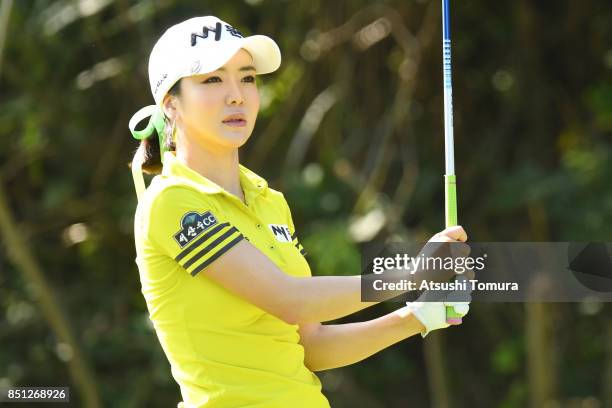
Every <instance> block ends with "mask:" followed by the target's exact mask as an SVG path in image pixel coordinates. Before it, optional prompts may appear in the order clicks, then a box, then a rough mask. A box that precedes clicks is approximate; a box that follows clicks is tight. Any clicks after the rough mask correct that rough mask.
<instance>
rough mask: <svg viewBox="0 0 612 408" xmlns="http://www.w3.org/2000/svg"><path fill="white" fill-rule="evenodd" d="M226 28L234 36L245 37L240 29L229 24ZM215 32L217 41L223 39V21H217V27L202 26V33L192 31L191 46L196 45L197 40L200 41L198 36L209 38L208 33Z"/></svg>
mask: <svg viewBox="0 0 612 408" xmlns="http://www.w3.org/2000/svg"><path fill="white" fill-rule="evenodd" d="M225 30H226V31H227V32H228V33H230V34H231V35H232V36H234V37H238V38H243V35H242V33H241V32H240V31H238V30H236V29H235V28H234V27H232V26H231V25H229V24H226V25H225ZM211 31H212V32H213V33H215V41H220V40H221V35H222V34H223V26H222V24H221V23H217V24H215V27H214V28H213V27H206V26H204V27H202V32H201V33H191V46H192V47H195V46H196V44H197V42H198V38H202V39H207V38H208V33H209V32H211Z"/></svg>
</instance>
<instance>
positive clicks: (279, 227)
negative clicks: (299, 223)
mask: <svg viewBox="0 0 612 408" xmlns="http://www.w3.org/2000/svg"><path fill="white" fill-rule="evenodd" d="M268 226H269V227H270V230H272V234H274V237H275V238H276V240H277V241H280V242H291V232H289V227H288V226H286V225H285V224H268Z"/></svg>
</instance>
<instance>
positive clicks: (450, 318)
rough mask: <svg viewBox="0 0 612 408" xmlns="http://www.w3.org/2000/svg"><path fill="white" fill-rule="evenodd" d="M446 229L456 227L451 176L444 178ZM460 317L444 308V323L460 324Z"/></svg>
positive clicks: (455, 190) (454, 182) (455, 205)
mask: <svg viewBox="0 0 612 408" xmlns="http://www.w3.org/2000/svg"><path fill="white" fill-rule="evenodd" d="M444 186H445V196H444V198H445V200H444V202H445V214H446V227H447V228H448V227H452V226H455V225H457V178H456V176H455V175H454V174H453V175H446V176H444ZM461 318H462V316H461V315H460V314H459V313H457V312H455V308H454V307H452V306H447V307H446V323H448V324H461V322H462V319H461Z"/></svg>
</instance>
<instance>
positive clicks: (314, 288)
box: [130, 16, 467, 408]
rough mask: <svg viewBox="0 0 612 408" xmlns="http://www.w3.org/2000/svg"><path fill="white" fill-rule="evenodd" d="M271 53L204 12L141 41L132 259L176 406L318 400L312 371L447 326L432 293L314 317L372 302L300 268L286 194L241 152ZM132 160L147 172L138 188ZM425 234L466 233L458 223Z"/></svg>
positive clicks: (267, 45)
mask: <svg viewBox="0 0 612 408" xmlns="http://www.w3.org/2000/svg"><path fill="white" fill-rule="evenodd" d="M280 62H281V55H280V51H279V48H278V46H277V45H276V43H275V42H274V41H273V40H272V39H270V38H268V37H266V36H261V35H255V36H251V37H243V36H242V35H241V34H240V32H239V31H238V30H237V29H235V28H233V27H232V26H231V25H229V24H227V23H225V22H223V21H221V20H219V19H218V18H216V17H212V16H207V17H197V18H192V19H189V20H187V21H184V22H182V23H180V24H177V25H174V26H172V27H170V28H169V29H168V30H167V31H166V32H165V33H164V34H163V35H162V36H161V38H160V39H159V40H158V41H157V43H156V44H155V46H154V47H153V50H152V51H151V55H150V59H149V81H150V85H151V91H152V93H153V97H154V99H155V102H156V105H155V106H152V107H147V108H144V109H142V110H141V111H139V112H138V113H137V114H136V115H135V116H134V117H133V118H132V120H131V123H130V129H131V130H132V133H133V134H134V137H136V138H137V139H140V140H141V144H140V147H139V148H138V151H137V152H136V155H135V157H134V160H133V162H132V171H133V174H134V179H135V183H136V188H137V192H138V195H139V203H138V208H137V210H136V216H135V241H136V253H137V257H136V263H137V265H138V268H139V272H140V279H141V283H142V293H143V295H144V297H145V300H146V303H147V307H148V310H149V313H150V319H151V321H152V322H153V324H154V327H155V331H156V333H157V336H158V338H159V341H160V343H161V345H162V348H163V350H164V352H165V354H166V356H167V358H168V361H169V362H170V365H171V371H172V375H173V377H174V379H175V380H176V382H177V383H178V385H179V386H180V389H181V394H182V398H183V402H182V403H179V407H216V408H220V407H253V408H254V407H266V408H274V407H278V408H286V407H293V408H295V407H308V408H317V407H329V402H328V400H327V399H326V398H325V396H324V395H323V394H322V393H321V383H320V381H319V379H318V378H317V376H316V375H315V374H314V372H315V371H319V370H326V369H330V368H335V367H342V366H345V365H348V364H353V363H355V362H358V361H360V360H363V359H364V358H366V357H368V356H371V355H372V354H374V353H376V352H378V351H380V350H382V349H384V348H386V347H388V346H390V345H392V344H394V343H396V342H398V341H400V340H402V339H405V338H407V337H409V336H412V335H414V334H417V333H422V334H423V335H424V334H426V333H428V332H430V331H432V330H435V329H439V328H443V327H447V326H448V324H447V323H446V319H445V306H444V303H442V302H429V303H413V304H408V305H407V306H406V307H404V308H402V309H400V310H398V311H396V312H394V313H391V314H389V315H386V316H383V317H380V318H378V319H375V320H372V321H367V322H360V323H351V324H340V325H321V322H325V321H329V320H333V319H337V318H340V317H342V316H346V315H349V314H351V313H353V312H356V311H358V310H361V309H364V308H366V307H368V306H371V305H373V304H375V303H374V302H371V303H366V302H361V300H360V276H359V275H356V276H342V277H333V276H325V277H323V276H322V277H311V271H310V268H309V266H308V262H307V261H306V259H305V258H304V255H303V253H304V251H303V248H302V246H301V245H300V243H299V241H298V239H297V236H296V230H295V226H294V224H293V221H292V219H291V213H290V211H289V206H288V205H287V202H286V201H285V198H284V197H283V195H282V194H281V193H280V192H278V191H275V190H273V189H272V188H270V187H269V186H268V184H267V183H266V180H264V179H263V178H262V177H260V176H258V175H257V174H255V173H254V172H252V171H250V170H249V169H247V168H246V167H244V166H242V165H241V164H240V162H239V156H238V149H239V148H240V147H241V146H242V145H244V144H245V143H246V142H247V140H248V139H249V137H250V136H251V133H252V131H253V128H254V126H255V120H256V119H257V113H258V110H259V96H258V92H257V85H256V82H255V76H256V75H258V74H265V73H269V72H272V71H275V70H276V69H277V68H278V67H279V65H280ZM147 116H152V117H151V120H150V121H149V126H147V128H146V129H144V130H136V129H135V127H136V124H137V123H138V122H140V121H142V120H143V119H144V118H146V117H147ZM141 169H142V170H144V171H147V172H149V173H153V174H158V175H157V176H156V177H154V178H153V181H152V182H151V185H150V186H149V187H148V188H147V189H146V191H144V182H143V179H142V174H141ZM435 237H436V239H437V240H440V241H448V242H453V241H465V240H466V239H467V237H466V234H465V232H464V230H463V229H462V228H461V227H455V228H452V229H447V230H445V231H443V232H441V233H439V234H436V236H435ZM466 312H467V311H466Z"/></svg>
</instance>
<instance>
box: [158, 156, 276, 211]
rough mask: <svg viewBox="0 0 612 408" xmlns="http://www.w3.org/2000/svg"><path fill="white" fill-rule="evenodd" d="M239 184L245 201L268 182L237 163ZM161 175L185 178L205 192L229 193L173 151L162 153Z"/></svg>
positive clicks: (265, 186)
mask: <svg viewBox="0 0 612 408" xmlns="http://www.w3.org/2000/svg"><path fill="white" fill-rule="evenodd" d="M238 168H239V173H238V175H239V177H240V185H241V186H242V189H243V191H244V194H245V196H246V199H247V202H248V201H250V198H252V197H254V196H256V195H258V194H261V193H263V192H264V191H265V190H266V189H267V188H268V182H267V181H266V180H265V179H264V178H263V177H261V176H259V175H257V174H255V173H254V172H252V171H251V170H249V169H247V168H246V167H244V166H243V165H242V164H238ZM162 176H163V177H179V178H183V179H187V180H189V181H190V182H192V183H197V184H198V187H200V189H201V190H204V191H205V192H206V193H210V194H216V193H225V194H229V193H228V192H227V191H226V190H225V189H224V188H222V187H220V186H219V185H218V184H217V183H215V182H213V181H211V180H210V179H208V178H206V177H204V176H203V175H201V174H200V173H198V172H197V171H195V170H193V169H191V168H190V167H188V166H186V165H184V164H183V163H181V162H180V161H179V160H178V159H177V158H176V156H175V154H174V152H165V153H164V167H163V169H162Z"/></svg>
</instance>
